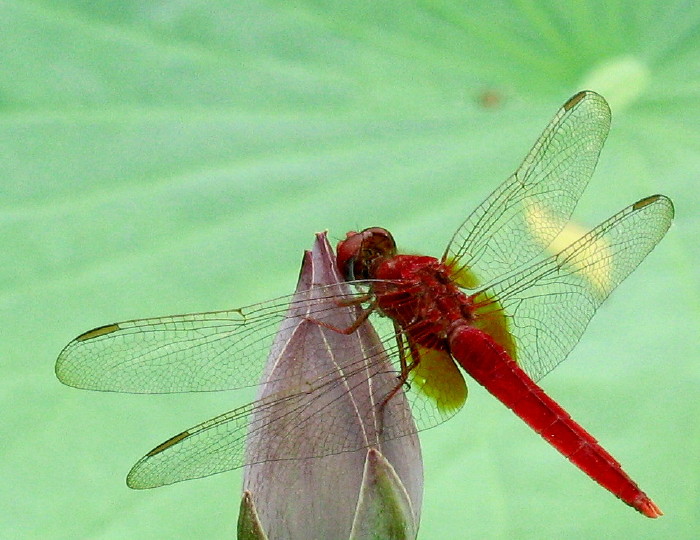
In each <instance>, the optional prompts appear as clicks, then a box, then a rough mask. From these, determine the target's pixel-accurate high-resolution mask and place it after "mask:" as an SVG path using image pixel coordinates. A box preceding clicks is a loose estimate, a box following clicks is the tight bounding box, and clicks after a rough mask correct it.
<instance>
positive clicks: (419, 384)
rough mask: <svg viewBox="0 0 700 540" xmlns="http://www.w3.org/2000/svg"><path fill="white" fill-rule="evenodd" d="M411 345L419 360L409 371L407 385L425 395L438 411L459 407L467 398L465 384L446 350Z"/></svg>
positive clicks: (449, 410) (445, 411)
mask: <svg viewBox="0 0 700 540" xmlns="http://www.w3.org/2000/svg"><path fill="white" fill-rule="evenodd" d="M415 349H416V351H417V352H418V354H419V355H420V361H419V362H418V365H417V366H416V367H415V368H414V369H413V370H412V371H411V377H410V383H411V387H412V388H415V389H416V390H418V391H419V392H420V393H421V394H423V395H424V396H426V397H427V398H429V399H430V400H431V401H432V402H433V403H434V404H435V406H436V407H437V408H438V410H439V411H440V412H442V413H445V414H452V413H454V412H456V411H457V410H459V409H460V408H461V407H462V405H464V402H465V401H466V400H467V385H466V383H465V382H464V377H462V374H461V373H460V371H459V368H458V367H457V365H456V364H455V363H454V360H452V357H451V356H450V354H449V353H448V352H446V351H439V350H436V349H426V348H424V347H421V346H420V345H416V346H415Z"/></svg>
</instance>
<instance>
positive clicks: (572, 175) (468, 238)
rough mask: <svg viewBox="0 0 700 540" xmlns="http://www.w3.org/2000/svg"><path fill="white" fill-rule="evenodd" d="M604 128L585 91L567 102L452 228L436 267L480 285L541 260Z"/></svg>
mask: <svg viewBox="0 0 700 540" xmlns="http://www.w3.org/2000/svg"><path fill="white" fill-rule="evenodd" d="M609 129H610V108H609V107H608V104H607V103H606V102H605V100H604V99H603V98H602V97H601V96H599V95H598V94H596V93H595V92H590V91H586V92H579V93H578V94H576V95H575V96H573V97H572V98H570V99H569V100H568V101H567V102H566V103H565V104H564V105H563V106H562V107H561V109H559V111H558V112H557V114H556V115H555V116H554V118H553V119H552V120H551V122H550V123H549V125H548V126H547V128H546V129H545V130H544V132H543V133H542V135H540V137H539V139H538V140H537V142H536V143H535V146H534V147H533V148H532V150H530V153H529V154H528V155H527V157H526V158H525V160H524V161H523V163H522V165H521V166H520V168H519V169H518V170H517V171H516V172H515V173H514V174H513V175H512V176H511V177H510V178H508V180H506V181H505V182H504V183H503V184H501V186H499V187H498V188H497V189H496V190H495V191H494V192H493V193H492V194H491V195H489V197H488V198H487V199H486V200H485V201H484V202H483V203H482V204H481V205H480V206H479V207H478V208H477V209H476V210H475V211H474V212H472V214H471V215H470V216H469V217H468V218H467V220H466V221H465V222H464V223H463V224H462V225H461V226H460V227H459V229H457V231H456V232H455V234H454V236H453V237H452V239H451V240H450V243H449V244H448V246H447V249H446V250H445V254H444V255H443V260H444V261H454V263H455V264H454V266H455V268H457V269H459V268H466V269H468V270H470V271H471V272H472V273H473V274H475V277H476V282H477V283H478V286H488V284H490V283H491V282H493V281H494V280H495V279H497V278H499V277H500V276H502V275H504V274H506V273H507V272H510V271H512V270H513V269H516V268H518V267H521V266H522V265H524V264H526V263H528V262H529V261H531V260H532V259H533V258H534V257H536V256H537V255H539V254H540V253H542V251H543V249H544V248H546V247H547V246H548V245H549V243H550V242H551V241H552V240H554V238H555V237H556V236H557V235H558V234H559V232H560V231H561V230H562V228H563V227H564V226H565V225H566V223H567V222H568V221H569V218H570V217H571V213H572V212H573V210H574V208H575V206H576V204H577V202H578V200H579V197H580V196H581V193H582V192H583V190H584V189H585V187H586V185H587V184H588V180H589V179H590V177H591V175H592V174H593V170H594V169H595V166H596V163H597V162H598V155H599V154H600V151H601V148H602V147H603V143H604V142H605V139H606V137H607V135H608V131H609ZM543 217H544V218H546V219H542V218H543ZM477 283H474V285H473V288H476V286H477ZM467 286H469V287H472V285H467Z"/></svg>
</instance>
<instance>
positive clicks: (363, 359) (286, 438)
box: [127, 323, 417, 488]
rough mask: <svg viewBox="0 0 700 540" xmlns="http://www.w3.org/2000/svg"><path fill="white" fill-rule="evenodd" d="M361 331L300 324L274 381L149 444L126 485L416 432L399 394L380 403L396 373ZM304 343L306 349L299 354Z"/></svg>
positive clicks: (304, 455)
mask: <svg viewBox="0 0 700 540" xmlns="http://www.w3.org/2000/svg"><path fill="white" fill-rule="evenodd" d="M365 337H366V336H364V335H363V332H362V331H361V330H358V331H357V332H353V333H352V334H350V335H347V336H346V335H342V334H338V333H337V332H334V331H333V330H329V329H327V328H323V327H320V326H318V325H315V324H314V323H308V324H306V323H302V327H300V328H298V329H295V330H294V332H292V334H291V335H290V336H289V339H288V341H286V342H285V343H284V345H283V346H281V347H276V348H277V350H278V351H279V352H280V355H281V356H286V360H282V361H280V362H279V363H277V362H274V363H275V364H277V366H278V367H276V368H275V373H274V374H273V375H272V376H273V377H274V378H276V379H278V381H279V384H275V383H269V382H268V383H267V385H266V386H265V387H263V396H262V397H261V398H260V399H258V400H257V401H255V402H253V403H250V404H247V405H245V406H243V407H240V408H238V409H235V410H233V411H231V412H228V413H226V414H223V415H221V416H218V417H216V418H213V419H211V420H209V421H207V422H204V423H202V424H200V425H198V426H195V427H193V428H191V429H188V430H187V431H184V432H182V433H180V434H178V435H176V436H175V437H173V438H171V439H170V440H168V441H166V442H165V443H163V444H161V445H159V446H158V447H156V448H154V449H153V450H152V451H151V452H149V453H148V454H147V455H146V456H144V457H143V458H142V459H141V460H140V461H139V462H138V463H136V465H134V467H133V468H132V470H131V471H130V473H129V475H128V477H127V483H128V485H129V486H131V487H133V488H151V487H157V486H161V485H165V484H171V483H174V482H179V481H182V480H188V479H192V478H200V477H203V476H209V475H211V474H216V473H220V472H224V471H227V470H230V469H235V468H238V467H241V466H243V465H247V464H254V463H263V462H268V461H281V460H295V459H308V458H314V457H321V456H327V455H333V454H339V453H343V452H352V451H356V450H360V449H363V448H367V447H370V446H374V447H376V448H381V447H382V445H384V444H386V441H389V440H393V439H396V438H398V437H402V436H405V435H409V434H411V433H415V432H416V431H417V428H416V426H415V424H414V422H413V419H412V417H411V414H410V412H409V411H410V409H409V408H408V406H407V401H406V397H405V395H404V394H403V393H402V392H401V393H399V394H397V395H396V396H395V397H394V398H392V399H391V400H390V401H389V402H388V403H387V406H386V408H385V409H380V408H379V403H380V402H381V400H382V399H383V397H384V396H386V395H387V394H388V393H389V392H390V391H391V390H392V389H393V388H394V387H395V385H396V384H397V378H396V376H397V372H396V370H395V369H394V368H393V366H391V364H390V363H389V362H388V360H387V358H386V357H385V356H383V354H382V353H381V352H380V350H379V349H378V348H377V347H376V345H374V344H372V343H371V342H370V341H365ZM322 342H327V343H328V342H329V343H330V344H331V345H332V346H328V347H321V346H319V344H320V343H322ZM273 347H274V346H273ZM309 347H310V348H311V349H312V350H313V351H314V353H313V354H312V355H307V353H306V352H305V351H306V350H307V349H309ZM353 351H354V352H353ZM360 351H364V353H365V356H361V355H358V354H357V353H358V352H360ZM380 418H381V419H380Z"/></svg>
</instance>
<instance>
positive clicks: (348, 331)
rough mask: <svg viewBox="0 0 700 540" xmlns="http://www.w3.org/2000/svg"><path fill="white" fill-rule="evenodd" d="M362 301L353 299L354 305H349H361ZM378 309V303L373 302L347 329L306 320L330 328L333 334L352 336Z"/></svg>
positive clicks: (319, 321) (308, 318)
mask: <svg viewBox="0 0 700 540" xmlns="http://www.w3.org/2000/svg"><path fill="white" fill-rule="evenodd" d="M359 303H361V301H359V299H353V300H352V303H348V304H347V305H348V306H349V305H353V304H359ZM376 309H377V303H376V301H373V302H372V303H371V304H370V305H369V307H368V308H367V309H364V310H362V312H361V313H360V315H359V317H357V318H356V319H355V320H354V321H353V323H352V324H351V325H350V326H348V327H346V328H340V327H338V326H335V325H333V324H329V323H327V322H325V321H321V320H319V319H314V318H313V317H305V319H306V320H307V321H309V322H312V323H314V324H317V325H319V326H322V327H323V328H328V329H329V330H332V331H333V332H337V333H338V334H345V335H346V336H347V335H350V334H352V333H353V332H354V331H355V330H357V329H358V328H359V327H360V326H361V325H362V323H364V322H365V321H366V320H367V318H368V317H369V316H370V315H371V314H372V313H373V312H374V311H375V310H376Z"/></svg>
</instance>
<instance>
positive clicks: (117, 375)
mask: <svg viewBox="0 0 700 540" xmlns="http://www.w3.org/2000/svg"><path fill="white" fill-rule="evenodd" d="M359 284H360V285H362V283H359ZM359 296H361V293H360V292H355V293H353V292H350V291H349V289H347V288H346V289H344V290H343V291H342V292H341V291H340V290H339V289H338V286H337V285H329V286H324V287H315V288H314V290H313V294H311V293H310V292H307V293H306V296H304V295H299V294H296V295H289V296H285V297H281V298H277V299H274V300H270V301H267V302H263V303H260V304H255V305H251V306H248V307H243V308H240V309H234V310H228V311H214V312H209V313H195V314H190V315H174V316H169V317H155V318H149V319H137V320H131V321H124V322H120V323H115V324H109V325H106V326H101V327H99V328H95V329H93V330H90V331H88V332H85V333H84V334H81V335H80V336H78V337H77V338H75V339H74V340H73V341H71V342H70V343H69V344H68V345H67V346H66V347H65V348H64V349H63V351H61V354H60V355H59V357H58V360H57V362H56V376H57V377H58V379H59V380H60V381H61V382H63V383H64V384H67V385H69V386H74V387H77V388H85V389H90V390H103V391H113V392H131V393H165V392H196V391H212V390H229V389H235V388H244V387H249V386H256V385H257V384H258V383H259V381H260V376H261V373H262V370H263V368H264V365H265V361H266V359H267V357H268V353H269V351H270V346H271V345H272V342H273V340H274V337H275V334H276V332H277V331H278V330H279V329H282V328H283V326H284V325H285V324H287V325H289V324H294V318H293V315H294V313H295V312H298V313H304V314H305V315H308V316H311V317H314V318H316V319H318V320H324V319H325V318H326V317H328V316H330V315H331V314H332V312H333V310H334V309H337V304H338V302H349V301H352V299H353V297H359ZM290 316H291V318H290Z"/></svg>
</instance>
